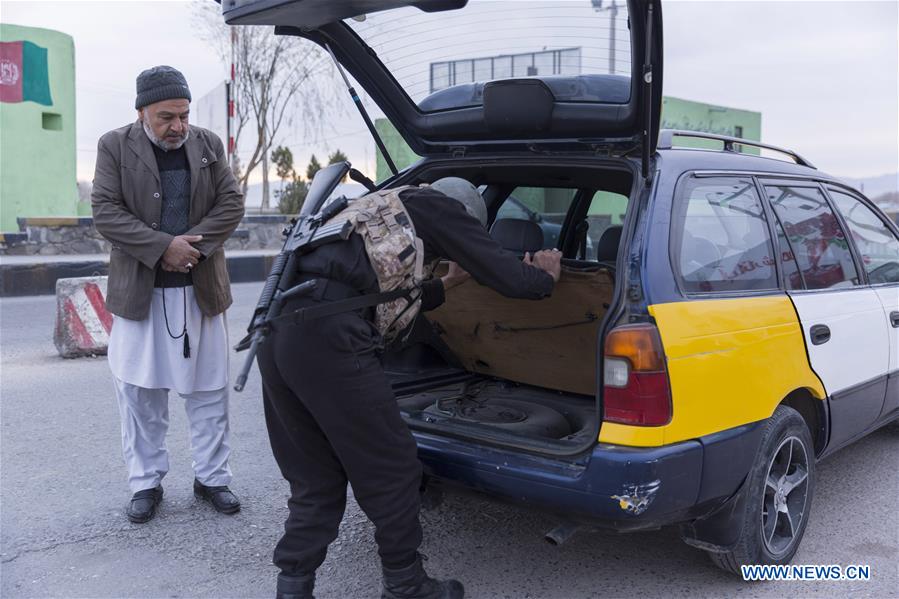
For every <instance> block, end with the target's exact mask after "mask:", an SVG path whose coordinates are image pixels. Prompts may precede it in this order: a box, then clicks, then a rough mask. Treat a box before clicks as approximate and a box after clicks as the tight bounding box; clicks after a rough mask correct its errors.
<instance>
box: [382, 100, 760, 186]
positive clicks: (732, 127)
mask: <svg viewBox="0 0 899 599" xmlns="http://www.w3.org/2000/svg"><path fill="white" fill-rule="evenodd" d="M737 127H742V135H739V136H738V137H742V138H744V139H750V140H752V141H761V139H762V113H760V112H752V111H750V110H738V109H736V108H727V107H725V106H714V105H712V104H703V103H701V102H692V101H690V100H682V99H680V98H671V97H665V98H662V128H663V129H687V130H689V131H702V132H705V133H717V134H719V135H737V133H738V131H737ZM375 128H376V129H377V130H378V134H379V135H380V136H381V138H382V139H383V140H384V145H386V146H387V151H388V152H390V156H391V157H392V158H393V161H394V162H395V163H396V166H397V168H399V169H403V168H405V167H407V166H409V165H410V164H412V163H413V162H415V161H416V160H418V159H419V156H417V155H416V154H415V153H414V152H413V151H412V150H411V149H410V148H409V146H408V145H406V143H405V142H404V141H403V139H402V137H400V134H399V133H398V132H397V130H396V129H395V128H394V127H393V125H391V124H390V121H388V120H387V119H384V118H381V119H376V120H375ZM675 143H676V145H680V146H684V147H696V148H710V149H715V148H720V147H721V144H720V143H717V142H712V141H702V140H694V139H685V138H680V139H678V138H676V139H675ZM745 151H747V152H752V153H757V150H754V149H752V148H747V149H746V150H745ZM389 175H390V170H389V169H388V168H387V163H386V162H385V161H384V158H383V157H382V156H381V153H380V152H377V180H378V181H383V180H384V179H386V178H387V177H388V176H389Z"/></svg>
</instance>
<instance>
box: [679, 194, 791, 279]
mask: <svg viewBox="0 0 899 599" xmlns="http://www.w3.org/2000/svg"><path fill="white" fill-rule="evenodd" d="M674 211H675V212H674V218H673V219H672V234H671V239H672V258H673V262H674V266H675V270H676V271H677V273H678V275H679V279H680V283H681V286H682V288H683V290H684V291H686V292H687V293H708V292H734V291H760V290H768V289H777V288H778V283H777V274H776V270H775V268H774V258H773V256H774V250H773V248H772V245H771V239H770V235H769V233H768V224H767V219H766V217H765V211H764V208H763V207H762V203H761V200H760V198H759V196H758V193H757V192H756V188H755V184H754V182H753V180H752V179H751V178H749V177H703V178H699V177H691V178H689V179H687V180H686V181H685V182H684V183H683V184H682V185H681V187H680V190H679V192H678V197H677V200H676V202H675V204H674Z"/></svg>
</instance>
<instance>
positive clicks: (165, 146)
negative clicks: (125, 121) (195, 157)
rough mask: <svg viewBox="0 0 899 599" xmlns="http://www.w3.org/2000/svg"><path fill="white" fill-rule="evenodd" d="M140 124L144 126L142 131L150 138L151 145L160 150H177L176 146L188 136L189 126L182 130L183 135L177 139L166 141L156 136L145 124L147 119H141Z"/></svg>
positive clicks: (181, 143)
mask: <svg viewBox="0 0 899 599" xmlns="http://www.w3.org/2000/svg"><path fill="white" fill-rule="evenodd" d="M141 124H142V125H143V126H144V133H146V134H147V137H148V138H150V142H152V143H153V145H154V146H156V147H157V148H159V149H160V150H165V151H166V152H168V151H170V150H177V149H178V148H180V147H181V146H183V145H184V142H186V141H187V138H188V137H190V127H188V128H187V129H185V130H184V137H181V138H180V139H178V141H175V142H171V141H166V140H165V139H162V138H159V137H156V134H155V133H153V130H152V129H151V128H150V125H148V124H147V121H144V120H142V121H141Z"/></svg>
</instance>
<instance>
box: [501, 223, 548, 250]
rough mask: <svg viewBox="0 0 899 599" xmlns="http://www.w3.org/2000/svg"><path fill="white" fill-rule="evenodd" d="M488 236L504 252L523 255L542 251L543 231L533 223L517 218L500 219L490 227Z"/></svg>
mask: <svg viewBox="0 0 899 599" xmlns="http://www.w3.org/2000/svg"><path fill="white" fill-rule="evenodd" d="M490 236H491V237H493V238H494V239H495V240H497V241H498V242H499V243H500V245H502V246H503V249H504V250H509V251H510V252H515V253H518V254H523V253H525V252H536V251H538V250H541V249H543V229H541V228H540V225H538V224H537V223H535V222H532V221H529V220H522V219H517V218H501V219H499V220H497V221H496V222H494V223H493V226H492V227H490Z"/></svg>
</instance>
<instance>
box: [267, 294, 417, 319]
mask: <svg viewBox="0 0 899 599" xmlns="http://www.w3.org/2000/svg"><path fill="white" fill-rule="evenodd" d="M413 291H414V289H394V290H393V291H385V292H383V293H369V294H367V295H360V296H359V297H351V298H349V299H341V300H333V301H329V302H327V303H322V304H321V305H318V306H308V307H305V308H300V309H298V310H293V311H292V312H288V313H287V314H281V315H280V316H276V317H275V318H272V319H271V320H269V321H268V323H266V324H268V325H274V324H279V323H282V322H283V323H286V324H288V325H297V324H302V323H304V322H308V321H310V320H316V319H318V318H324V317H325V316H333V315H334V314H341V313H343V312H351V311H353V310H361V309H363V308H370V307H372V306H377V305H378V304H383V303H386V302H391V301H393V300H395V299H399V298H401V297H405V298H407V299H409V298H410V296H411V294H412V292H413Z"/></svg>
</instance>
